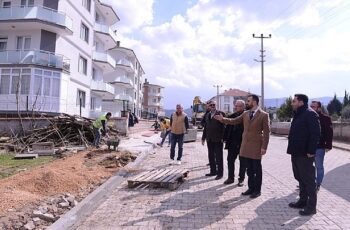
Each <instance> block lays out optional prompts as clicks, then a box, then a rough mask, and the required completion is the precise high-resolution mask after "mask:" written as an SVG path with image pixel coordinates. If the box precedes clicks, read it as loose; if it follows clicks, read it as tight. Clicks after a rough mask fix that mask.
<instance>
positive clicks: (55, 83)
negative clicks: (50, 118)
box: [52, 78, 60, 97]
mask: <svg viewBox="0 0 350 230" xmlns="http://www.w3.org/2000/svg"><path fill="white" fill-rule="evenodd" d="M52 96H53V97H59V96H60V79H57V78H52Z"/></svg>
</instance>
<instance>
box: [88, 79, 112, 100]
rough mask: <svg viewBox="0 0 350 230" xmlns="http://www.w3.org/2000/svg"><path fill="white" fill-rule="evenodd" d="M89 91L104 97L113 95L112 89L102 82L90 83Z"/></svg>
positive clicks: (109, 85)
mask: <svg viewBox="0 0 350 230" xmlns="http://www.w3.org/2000/svg"><path fill="white" fill-rule="evenodd" d="M90 87H91V90H92V91H94V92H95V93H98V94H100V95H101V96H104V94H110V95H114V87H113V86H112V85H111V84H108V83H106V82H103V81H91V86H90Z"/></svg>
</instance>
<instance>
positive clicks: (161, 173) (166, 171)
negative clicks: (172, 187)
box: [147, 169, 170, 181]
mask: <svg viewBox="0 0 350 230" xmlns="http://www.w3.org/2000/svg"><path fill="white" fill-rule="evenodd" d="M169 171H170V170H169V169H166V170H163V171H162V172H160V173H157V174H156V175H155V176H154V177H153V178H149V179H148V180H147V181H156V180H157V179H158V178H160V177H162V176H163V175H165V174H167V173H169Z"/></svg>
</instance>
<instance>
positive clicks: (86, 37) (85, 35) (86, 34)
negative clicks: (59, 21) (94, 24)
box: [80, 23, 89, 43]
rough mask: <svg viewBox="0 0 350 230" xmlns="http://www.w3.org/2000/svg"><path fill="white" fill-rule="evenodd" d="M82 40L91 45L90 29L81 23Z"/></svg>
mask: <svg viewBox="0 0 350 230" xmlns="http://www.w3.org/2000/svg"><path fill="white" fill-rule="evenodd" d="M80 38H81V39H83V40H84V41H86V42H87V43H89V27H87V26H86V25H85V24H84V23H81V26H80Z"/></svg>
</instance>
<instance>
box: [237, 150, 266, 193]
mask: <svg viewBox="0 0 350 230" xmlns="http://www.w3.org/2000/svg"><path fill="white" fill-rule="evenodd" d="M242 158H244V161H245V162H246V165H247V174H248V188H249V190H251V191H253V192H261V184H262V167H261V160H256V159H250V158H245V157H242Z"/></svg>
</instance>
